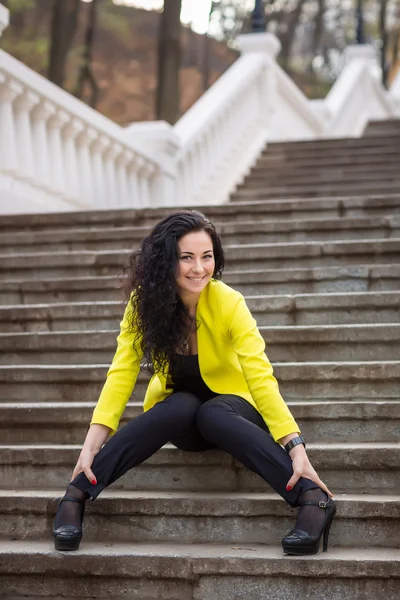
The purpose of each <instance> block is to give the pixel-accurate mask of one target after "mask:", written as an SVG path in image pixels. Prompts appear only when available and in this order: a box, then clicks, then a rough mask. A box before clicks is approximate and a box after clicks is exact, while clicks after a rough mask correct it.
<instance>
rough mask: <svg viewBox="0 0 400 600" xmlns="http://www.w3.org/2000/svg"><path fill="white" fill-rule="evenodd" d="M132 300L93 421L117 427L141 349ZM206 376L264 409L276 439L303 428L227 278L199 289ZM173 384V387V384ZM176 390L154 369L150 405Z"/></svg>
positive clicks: (212, 384) (220, 389)
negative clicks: (131, 324) (132, 325)
mask: <svg viewBox="0 0 400 600" xmlns="http://www.w3.org/2000/svg"><path fill="white" fill-rule="evenodd" d="M130 310H131V305H130V303H128V305H127V307H126V309H125V313H124V317H123V319H122V321H121V330H120V334H119V336H118V338H117V342H118V346H117V351H116V353H115V356H114V358H113V361H112V364H111V366H110V368H109V370H108V373H107V379H106V382H105V384H104V387H103V389H102V391H101V394H100V397H99V400H98V402H97V405H96V408H95V410H94V412H93V417H92V420H91V424H92V423H100V424H102V425H107V427H110V428H111V429H112V433H114V432H115V431H116V430H117V428H118V423H119V421H120V418H121V415H122V413H123V411H124V409H125V406H126V404H127V402H128V400H129V398H130V396H131V394H132V392H133V389H134V387H135V383H136V379H137V376H138V373H139V371H140V361H141V359H142V352H141V351H140V350H139V348H138V346H139V344H137V345H136V346H135V347H134V344H133V340H134V338H135V334H134V333H132V332H130V331H129V330H128V320H127V317H128V315H129V311H130ZM196 318H197V321H198V322H199V328H198V330H197V345H198V355H199V365H200V372H201V376H202V378H203V379H204V381H205V383H206V385H207V386H208V387H209V388H210V389H211V390H213V391H214V392H215V393H216V394H235V395H237V396H241V397H242V398H244V399H245V400H247V401H248V402H250V404H251V405H252V406H254V408H256V409H257V410H258V411H259V413H260V414H261V415H262V417H263V419H264V421H265V423H266V424H267V426H268V428H269V430H270V432H271V435H272V437H273V438H274V440H275V441H277V440H279V439H280V438H282V437H284V436H286V435H288V434H289V433H293V432H297V433H299V432H300V429H299V426H298V425H297V423H296V421H295V420H294V418H293V416H292V414H291V412H290V410H289V408H288V407H287V405H286V403H285V401H284V400H283V398H282V396H281V395H280V393H279V387H278V382H277V380H276V379H275V377H274V376H273V369H272V366H271V364H270V362H269V360H268V358H267V356H266V355H265V352H264V350H265V342H264V339H263V338H262V336H261V334H260V332H259V331H258V328H257V323H256V321H255V319H254V318H253V317H252V315H251V313H250V311H249V309H248V307H247V305H246V302H245V300H244V298H243V296H242V294H240V293H239V292H237V291H236V290H234V289H232V288H231V287H229V286H227V285H226V284H225V283H223V282H222V281H215V280H211V281H210V282H209V283H208V284H207V286H206V287H205V288H204V290H203V291H202V292H201V294H200V298H199V301H198V305H197V313H196ZM168 388H169V389H168ZM171 393H172V388H171V381H170V378H169V376H164V375H163V374H162V373H155V374H154V375H153V376H152V378H151V380H150V382H149V385H148V387H147V391H146V395H145V398H144V410H145V411H147V410H149V409H150V408H152V406H154V405H155V404H156V403H157V402H161V401H162V400H164V398H166V397H167V396H168V395H170V394H171Z"/></svg>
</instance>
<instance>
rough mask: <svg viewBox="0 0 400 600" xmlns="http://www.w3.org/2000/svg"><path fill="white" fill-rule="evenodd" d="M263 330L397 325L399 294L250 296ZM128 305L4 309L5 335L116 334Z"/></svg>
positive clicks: (1, 327) (0, 311)
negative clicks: (77, 332) (325, 326)
mask: <svg viewBox="0 0 400 600" xmlns="http://www.w3.org/2000/svg"><path fill="white" fill-rule="evenodd" d="M246 302H247V305H248V307H249V309H250V310H251V312H252V313H253V315H254V316H255V318H256V320H257V323H258V325H259V326H274V327H275V326H285V327H286V326H304V325H306V326H308V325H335V324H352V323H356V324H357V323H360V322H362V323H363V324H367V323H377V322H378V323H380V324H383V323H397V322H399V321H400V293H399V292H397V291H385V292H383V291H382V292H346V293H343V292H337V293H334V292H331V293H327V294H284V295H278V294H276V295H258V296H246ZM124 307H125V302H124V301H122V300H121V301H111V300H110V301H97V302H95V303H93V302H69V303H65V302H53V303H46V304H26V305H23V304H16V305H8V306H1V305H0V331H1V332H2V333H11V332H16V333H23V332H50V331H52V332H55V331H57V332H61V331H63V332H65V331H83V330H84V331H88V330H89V331H90V330H110V329H118V328H119V323H120V321H121V318H122V314H123V310H124Z"/></svg>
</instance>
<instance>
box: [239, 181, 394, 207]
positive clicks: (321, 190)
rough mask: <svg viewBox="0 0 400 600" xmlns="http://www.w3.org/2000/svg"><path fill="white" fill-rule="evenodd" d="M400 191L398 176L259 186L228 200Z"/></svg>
mask: <svg viewBox="0 0 400 600" xmlns="http://www.w3.org/2000/svg"><path fill="white" fill-rule="evenodd" d="M399 189H400V176H398V177H397V179H393V180H389V181H382V179H381V178H380V179H377V180H376V181H370V182H368V183H362V182H361V183H360V182H349V181H343V180H340V181H338V182H336V183H317V182H316V183H315V184H311V183H310V184H308V185H297V184H293V185H290V184H287V185H286V184H284V183H283V184H282V185H280V186H271V185H267V186H260V187H259V188H256V189H247V188H246V189H238V190H237V191H235V192H234V193H233V194H232V195H231V197H230V199H231V200H232V201H236V200H240V201H241V202H244V201H252V200H268V198H271V199H274V200H275V199H276V198H298V199H300V198H318V197H324V196H344V195H345V194H349V193H350V194H352V195H355V194H359V195H360V196H366V195H368V194H378V193H387V194H396V193H397V192H398V191H399Z"/></svg>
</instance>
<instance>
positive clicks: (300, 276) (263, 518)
mask: <svg viewBox="0 0 400 600" xmlns="http://www.w3.org/2000/svg"><path fill="white" fill-rule="evenodd" d="M395 125H396V127H394V123H393V122H387V123H384V122H379V124H371V125H370V127H369V128H368V129H367V131H366V133H367V134H368V135H367V136H366V137H365V138H361V139H358V140H325V141H312V142H299V143H287V144H271V145H270V146H269V147H268V149H267V150H266V151H265V152H264V153H263V156H262V157H261V158H260V160H259V162H258V164H257V165H256V166H255V168H254V169H253V171H252V172H251V173H250V174H249V176H248V178H247V179H246V181H245V182H244V184H243V186H241V187H240V188H239V189H238V190H237V191H236V192H235V194H233V197H232V200H233V201H232V202H231V203H230V204H228V205H227V206H217V207H203V208H201V210H203V211H204V212H205V213H206V214H207V215H208V216H209V217H210V218H211V220H212V221H213V222H214V223H215V224H216V225H218V230H219V231H220V232H221V237H222V239H223V242H224V244H225V245H226V254H227V266H226V272H225V274H224V277H223V279H224V281H225V282H226V283H228V284H229V285H232V286H233V287H235V288H236V289H238V290H240V291H241V292H242V293H243V294H245V296H246V298H247V302H248V305H249V307H250V309H251V310H252V311H253V313H254V315H255V317H256V319H257V321H258V324H259V326H260V330H261V332H262V334H263V335H264V337H265V339H266V342H267V353H268V356H269V358H270V359H271V361H272V362H273V364H274V367H275V373H276V375H277V377H278V379H279V381H280V385H281V390H282V393H283V396H284V397H285V398H286V400H287V402H288V404H289V406H290V407H291V410H292V411H293V413H294V415H295V417H296V419H297V420H298V422H299V424H300V425H301V427H302V431H303V432H304V434H305V436H306V437H307V439H308V442H309V443H308V451H309V455H310V458H311V460H312V463H313V464H314V466H315V468H316V469H317V471H318V472H319V474H320V475H321V477H322V479H324V480H325V481H326V482H327V483H328V485H329V487H330V488H331V489H332V490H333V491H334V492H335V494H336V500H337V504H338V513H337V518H336V520H335V522H334V526H333V527H332V533H331V546H330V549H329V551H328V553H327V554H322V553H320V554H318V555H316V556H312V557H287V556H286V557H285V556H283V554H282V550H281V548H280V545H279V541H280V538H281V537H282V535H283V534H284V533H286V532H287V531H288V530H289V529H290V527H291V526H292V524H293V522H294V518H295V512H294V511H292V510H291V509H290V508H289V507H288V506H287V505H286V504H285V503H284V502H283V501H282V500H281V499H280V498H278V497H277V496H276V494H274V493H273V492H272V491H271V490H270V489H269V488H268V487H267V486H266V484H265V483H264V482H263V481H262V480H261V479H260V478H257V477H256V476H255V475H254V474H253V473H251V472H250V471H248V470H246V469H245V468H243V467H242V466H241V465H239V464H238V463H236V462H235V461H234V460H232V459H231V458H230V457H229V456H228V455H226V454H224V453H222V452H217V451H216V452H210V453H199V454H189V453H183V452H181V451H178V450H177V449H175V448H173V447H172V446H166V447H164V448H162V450H160V452H158V453H157V454H156V455H154V456H153V457H151V458H150V459H149V460H148V461H146V462H145V463H144V464H142V465H140V466H139V467H137V468H136V469H134V470H132V471H130V472H129V473H127V474H126V475H125V476H124V477H123V478H122V479H120V480H119V481H118V482H116V483H115V484H114V485H113V486H112V487H111V488H109V489H108V490H106V491H105V492H104V494H102V495H101V496H100V498H99V500H98V501H96V502H95V503H94V504H93V505H91V506H88V509H87V516H86V520H85V535H84V540H83V542H82V544H81V548H80V550H79V552H77V553H69V554H66V553H64V554H63V553H56V552H55V551H54V550H53V544H52V539H51V525H52V520H53V516H54V514H55V510H56V498H57V497H59V496H60V495H61V494H62V492H63V489H64V486H65V483H66V482H67V481H68V479H69V477H70V475H71V472H72V468H73V466H74V465H75V463H76V459H77V456H78V454H79V450H80V447H81V444H82V442H83V439H84V436H85V433H86V430H87V426H88V423H89V420H90V416H91V413H92V410H93V407H94V405H95V402H96V400H97V397H98V394H99V391H100V389H101V387H102V384H103V382H104V379H105V374H106V371H107V368H108V365H109V363H110V360H111V358H112V356H113V352H114V350H115V338H116V335H117V331H118V323H119V321H120V318H121V314H122V310H123V304H122V302H123V297H122V294H121V292H120V291H119V290H118V274H119V273H120V272H121V266H122V265H123V263H124V260H125V259H126V257H127V256H128V254H129V252H130V251H131V249H132V247H133V246H135V245H136V244H137V243H138V241H139V240H140V239H141V238H142V237H143V236H144V235H146V233H147V232H148V231H149V230H150V227H151V225H152V224H153V223H155V222H156V221H157V220H158V219H160V218H161V217H162V216H164V215H165V214H167V213H168V212H170V210H171V209H153V210H149V209H147V210H139V211H133V210H121V211H96V212H90V213H82V212H81V213H73V214H49V215H45V214H41V215H29V216H23V215H19V216H15V217H12V216H3V217H1V218H0V227H1V230H2V232H3V233H2V235H1V238H0V248H1V249H0V254H1V257H0V258H1V260H0V274H1V275H0V278H1V286H0V303H1V306H0V330H1V334H0V430H1V433H0V440H1V446H0V496H1V500H0V512H1V513H2V514H1V517H2V519H1V527H0V598H1V599H2V600H8V599H9V600H11V599H13V600H20V599H21V598H28V599H31V600H33V599H35V600H39V598H40V599H42V598H46V600H61V599H69V598H71V599H72V598H73V599H74V600H76V599H79V600H83V599H85V600H88V599H91V598H102V599H114V598H115V599H122V598H124V599H128V598H129V599H131V598H132V599H136V600H150V599H151V600H154V599H159V600H161V599H162V600H189V599H190V600H206V599H207V600H209V599H212V600H227V599H228V598H234V599H235V600H240V599H245V598H246V600H264V599H266V598H276V599H277V600H286V599H287V598H292V597H295V598H297V599H299V600H303V599H304V600H305V599H308V598H314V597H315V598H316V597H323V598H324V599H326V600H344V599H346V600H364V599H366V598H372V599H374V598H378V597H381V596H385V599H386V600H395V599H398V598H399V589H400V550H399V539H400V470H399V465H400V396H399V389H400V341H399V340H400V324H399V323H400V318H399V317H400V231H399V228H400V187H399V183H400V171H399V163H400V132H399V131H398V129H397V122H395ZM371 131H372V133H371ZM147 381H148V376H147V375H146V374H144V373H143V374H141V375H140V376H139V378H138V383H137V386H136V389H135V391H134V394H133V397H132V399H131V402H130V403H129V405H128V406H127V409H126V411H125V414H124V416H123V419H122V423H124V422H126V421H127V420H129V419H132V418H133V417H134V416H135V415H137V414H139V413H140V412H141V410H142V408H141V406H142V399H143V394H144V390H145V387H146V385H147Z"/></svg>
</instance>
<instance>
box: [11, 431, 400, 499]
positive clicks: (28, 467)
mask: <svg viewBox="0 0 400 600" xmlns="http://www.w3.org/2000/svg"><path fill="white" fill-rule="evenodd" d="M80 448H81V446H80V445H77V446H72V445H71V446H66V445H56V444H54V443H53V444H51V445H45V444H43V445H31V446H28V445H24V446H0V489H39V490H40V489H43V488H45V489H51V488H53V487H55V486H56V487H57V488H62V487H63V485H65V482H67V481H70V478H71V474H72V470H73V467H74V466H75V464H76V461H77V459H78V456H79V452H80ZM308 454H309V456H310V460H311V461H312V463H313V465H314V467H315V468H316V470H317V471H318V473H319V474H320V477H321V478H322V479H323V480H326V481H327V482H329V486H330V487H332V489H334V490H335V492H337V493H339V492H347V493H349V492H351V493H362V492H363V491H364V492H365V491H366V490H368V492H369V493H375V494H382V495H387V494H397V495H398V494H399V491H400V472H399V469H398V464H399V461H400V444H399V443H396V442H395V443H389V442H383V443H378V442H375V443H365V442H364V443H358V444H357V443H353V442H348V443H325V442H324V443H322V444H320V445H318V444H315V443H309V444H308ZM343 473H345V474H346V476H345V477H343ZM113 488H115V489H127V490H163V491H170V490H193V491H201V490H209V491H229V490H232V491H243V492H247V491H249V492H251V491H253V492H259V491H261V492H262V491H265V490H266V489H269V488H268V486H267V484H266V483H265V481H264V480H262V479H261V478H260V477H258V476H257V475H255V474H254V473H252V472H250V471H249V470H248V469H246V468H245V467H243V466H241V465H240V464H239V463H236V461H234V460H233V459H232V458H231V457H230V456H229V455H228V454H226V453H224V452H220V451H217V450H215V451H214V450H210V451H208V452H205V453H187V452H183V451H180V450H177V449H176V448H175V447H174V446H172V445H168V444H167V445H166V446H164V447H163V448H162V449H161V450H160V451H159V452H157V453H156V454H155V455H153V456H152V457H151V458H149V459H148V460H147V461H146V462H145V463H142V464H141V465H139V466H138V467H136V468H135V469H133V470H131V471H129V472H128V473H126V474H125V475H124V476H123V477H122V478H121V479H119V480H118V481H116V482H115V483H114V484H113Z"/></svg>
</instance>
